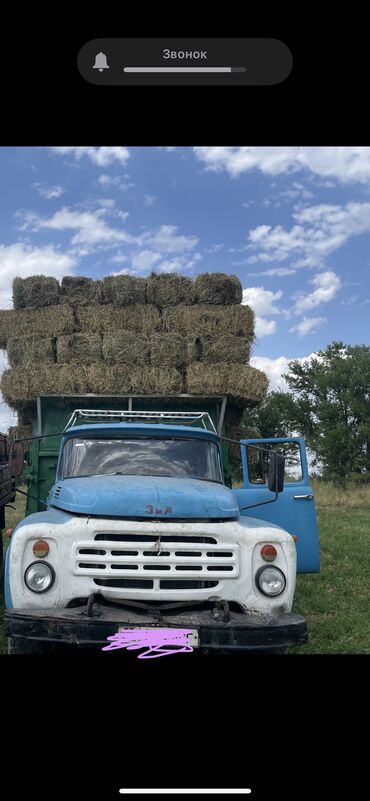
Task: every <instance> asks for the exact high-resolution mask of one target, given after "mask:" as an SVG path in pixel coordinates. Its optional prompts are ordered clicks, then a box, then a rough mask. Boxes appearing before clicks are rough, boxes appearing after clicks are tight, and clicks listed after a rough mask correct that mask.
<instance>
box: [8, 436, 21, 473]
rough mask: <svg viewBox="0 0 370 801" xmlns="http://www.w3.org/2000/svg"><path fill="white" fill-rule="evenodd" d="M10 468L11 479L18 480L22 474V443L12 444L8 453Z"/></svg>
mask: <svg viewBox="0 0 370 801" xmlns="http://www.w3.org/2000/svg"><path fill="white" fill-rule="evenodd" d="M10 467H11V473H12V476H13V478H18V476H21V475H22V473H23V468H24V445H23V442H13V443H12V446H11V451H10Z"/></svg>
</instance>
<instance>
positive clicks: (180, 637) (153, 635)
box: [102, 628, 194, 659]
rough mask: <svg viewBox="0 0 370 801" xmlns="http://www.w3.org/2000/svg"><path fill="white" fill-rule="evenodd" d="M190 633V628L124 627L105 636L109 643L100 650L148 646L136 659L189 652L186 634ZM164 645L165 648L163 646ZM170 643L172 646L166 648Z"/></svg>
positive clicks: (131, 649)
mask: <svg viewBox="0 0 370 801" xmlns="http://www.w3.org/2000/svg"><path fill="white" fill-rule="evenodd" d="M191 633H192V630H191V629H155V628H152V629H126V630H125V631H119V632H117V634H113V635H112V636H111V637H107V640H110V645H105V646H104V648H102V651H115V650H117V649H118V648H127V650H128V651H136V650H138V649H139V648H145V646H149V647H148V649H147V650H146V651H144V652H143V653H142V654H138V659H156V658H157V657H158V656H169V655H170V654H180V653H185V652H187V653H191V652H192V651H193V650H194V649H193V647H192V646H191V645H189V642H188V640H187V635H188V634H191ZM166 645H167V648H165V647H163V646H166ZM170 645H171V646H173V647H172V648H168V646H170Z"/></svg>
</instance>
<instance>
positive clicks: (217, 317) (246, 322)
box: [163, 306, 254, 342]
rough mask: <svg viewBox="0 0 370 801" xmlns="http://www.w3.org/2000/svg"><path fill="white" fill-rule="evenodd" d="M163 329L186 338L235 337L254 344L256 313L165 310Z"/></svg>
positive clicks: (247, 308) (209, 308)
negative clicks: (227, 335) (222, 335)
mask: <svg viewBox="0 0 370 801" xmlns="http://www.w3.org/2000/svg"><path fill="white" fill-rule="evenodd" d="M163 329H164V330H165V331H168V332H169V333H172V332H175V333H180V334H184V335H185V336H190V337H191V336H198V337H206V336H219V335H220V334H233V336H242V337H246V338H247V339H249V341H250V342H253V339H254V312H253V310H252V309H251V308H250V306H225V307H221V306H217V307H215V306H178V307H177V308H176V307H169V308H166V309H164V311H163Z"/></svg>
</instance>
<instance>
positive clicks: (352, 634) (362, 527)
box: [0, 481, 370, 654]
mask: <svg viewBox="0 0 370 801" xmlns="http://www.w3.org/2000/svg"><path fill="white" fill-rule="evenodd" d="M313 486H314V491H315V501H316V508H317V517H318V523H319V536H320V552H321V571H320V573H319V574H314V575H302V576H298V579H297V588H296V596H295V603H294V611H296V612H298V613H299V614H301V615H303V616H304V617H305V618H306V620H307V623H308V630H309V641H308V643H307V645H305V646H303V647H301V648H292V649H291V653H300V654H365V653H370V616H369V606H370V586H369V585H370V582H369V573H370V570H369V565H370V487H368V488H360V487H358V488H356V489H353V490H351V491H344V490H342V489H340V490H339V489H337V488H335V487H333V486H331V485H330V484H323V483H321V482H317V481H315V482H313ZM24 501H25V499H24V497H23V496H21V495H19V494H17V500H16V503H15V506H16V511H12V510H11V509H7V526H9V527H10V528H12V527H13V526H15V524H16V522H17V521H18V520H20V519H21V518H22V516H23V510H24ZM0 617H1V621H2V618H3V614H2V610H1V612H0ZM1 621H0V653H6V640H5V638H4V636H3V629H2V624H1Z"/></svg>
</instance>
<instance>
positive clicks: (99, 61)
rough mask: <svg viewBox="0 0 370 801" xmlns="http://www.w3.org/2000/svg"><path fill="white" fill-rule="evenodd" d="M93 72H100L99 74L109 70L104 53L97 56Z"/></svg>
mask: <svg viewBox="0 0 370 801" xmlns="http://www.w3.org/2000/svg"><path fill="white" fill-rule="evenodd" d="M93 70H99V72H103V70H109V66H108V64H107V57H106V55H104V53H101V52H100V53H98V55H97V56H95V64H94V66H93Z"/></svg>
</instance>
